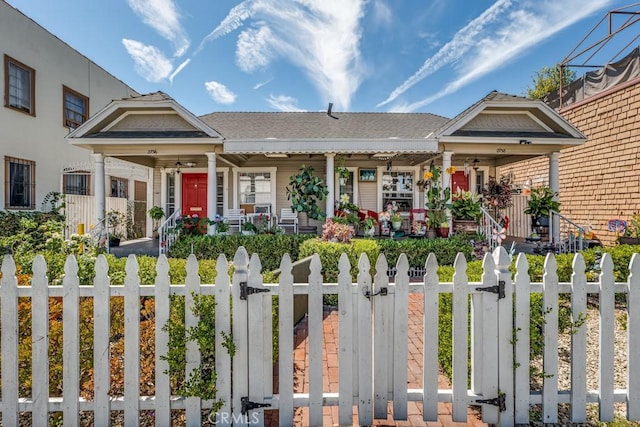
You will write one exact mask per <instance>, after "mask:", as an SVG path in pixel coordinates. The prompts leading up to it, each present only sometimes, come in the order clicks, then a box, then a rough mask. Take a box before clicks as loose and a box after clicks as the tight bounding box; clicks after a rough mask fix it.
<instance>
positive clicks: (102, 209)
mask: <svg viewBox="0 0 640 427" xmlns="http://www.w3.org/2000/svg"><path fill="white" fill-rule="evenodd" d="M91 157H93V171H94V175H95V180H96V183H95V199H94V200H95V219H96V227H99V229H100V230H104V227H105V224H104V223H103V222H102V221H104V217H105V214H106V210H107V199H106V194H105V187H106V185H105V175H104V156H103V155H102V153H93V154H91Z"/></svg>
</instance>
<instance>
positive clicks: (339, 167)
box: [335, 156, 349, 186]
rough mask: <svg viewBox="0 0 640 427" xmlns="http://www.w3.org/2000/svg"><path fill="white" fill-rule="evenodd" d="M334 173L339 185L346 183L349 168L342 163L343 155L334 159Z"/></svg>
mask: <svg viewBox="0 0 640 427" xmlns="http://www.w3.org/2000/svg"><path fill="white" fill-rule="evenodd" d="M335 171H336V174H338V179H339V181H340V185H341V186H345V185H347V179H349V169H347V167H346V166H345V165H344V156H339V157H338V158H337V161H336V169H335Z"/></svg>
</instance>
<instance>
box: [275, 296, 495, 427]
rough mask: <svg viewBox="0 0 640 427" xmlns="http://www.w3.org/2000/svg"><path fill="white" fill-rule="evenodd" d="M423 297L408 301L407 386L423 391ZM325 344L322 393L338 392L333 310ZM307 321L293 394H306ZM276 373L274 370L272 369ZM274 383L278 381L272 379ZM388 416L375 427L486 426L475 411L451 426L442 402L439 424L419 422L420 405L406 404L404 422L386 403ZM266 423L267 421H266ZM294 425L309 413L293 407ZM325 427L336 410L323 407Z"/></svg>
mask: <svg viewBox="0 0 640 427" xmlns="http://www.w3.org/2000/svg"><path fill="white" fill-rule="evenodd" d="M422 311H423V304H422V296H421V295H420V294H411V295H410V300H409V363H408V366H409V372H408V377H407V379H408V382H409V384H408V387H409V388H422V382H421V378H422ZM323 329H324V344H323V361H324V363H323V391H325V392H337V391H338V365H337V360H338V354H337V348H338V312H337V311H336V310H328V309H325V312H324V321H323ZM307 335H308V334H307V318H304V319H302V320H301V321H300V322H299V323H298V325H297V326H296V328H295V350H294V364H295V368H294V375H295V379H294V389H295V391H296V392H308V391H309V378H308V376H307V375H306V369H305V367H307V366H308V364H309V357H308V349H309V346H308V340H307ZM275 372H277V369H275ZM274 384H277V378H275V379H274ZM439 388H441V389H449V388H451V387H450V384H449V382H448V380H447V378H446V377H444V376H443V375H442V374H441V375H440V376H439ZM357 411H358V408H357V406H354V413H353V425H354V426H357V425H358V414H357ZM269 412H271V414H270V415H271V416H270V417H267V418H266V419H265V421H266V422H267V423H268V425H277V421H276V420H277V413H274V412H276V411H266V412H265V414H267V413H269ZM388 414H389V416H388V417H387V419H386V420H375V421H374V423H373V425H374V426H430V427H452V426H473V427H481V426H486V425H487V424H484V423H482V421H480V420H479V416H478V414H477V413H476V412H474V411H472V410H469V415H468V417H467V422H466V423H454V422H453V421H452V419H451V405H450V404H445V403H439V404H438V421H437V422H425V421H423V420H422V402H409V404H408V419H407V420H406V421H394V420H393V415H392V405H391V404H389V412H388ZM267 420H268V421H267ZM294 424H295V425H296V426H308V425H309V413H308V409H307V408H296V409H295V413H294ZM323 425H324V426H338V425H339V424H338V407H337V406H336V407H325V408H324V422H323Z"/></svg>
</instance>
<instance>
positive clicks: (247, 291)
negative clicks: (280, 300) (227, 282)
mask: <svg viewBox="0 0 640 427" xmlns="http://www.w3.org/2000/svg"><path fill="white" fill-rule="evenodd" d="M261 292H269V289H260V288H253V287H251V286H249V285H248V284H247V282H240V299H241V300H244V301H246V300H247V297H248V296H249V295H252V294H258V293H261Z"/></svg>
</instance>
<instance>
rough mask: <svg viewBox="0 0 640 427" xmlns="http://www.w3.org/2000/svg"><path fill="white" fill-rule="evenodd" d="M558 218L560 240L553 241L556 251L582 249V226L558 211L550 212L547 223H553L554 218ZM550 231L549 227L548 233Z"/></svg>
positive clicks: (564, 251)
mask: <svg viewBox="0 0 640 427" xmlns="http://www.w3.org/2000/svg"><path fill="white" fill-rule="evenodd" d="M555 217H558V218H559V223H560V229H559V230H560V233H559V235H560V240H559V241H557V242H554V243H555V246H556V251H557V252H563V253H569V252H570V253H575V252H578V251H581V250H583V249H584V235H585V229H584V227H581V226H579V225H578V224H576V223H575V222H573V221H571V220H570V219H569V218H567V217H565V216H563V215H562V214H560V213H558V212H551V218H550V221H549V224H555V221H554V218H555ZM551 233H552V229H551V227H550V228H549V234H551Z"/></svg>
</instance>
